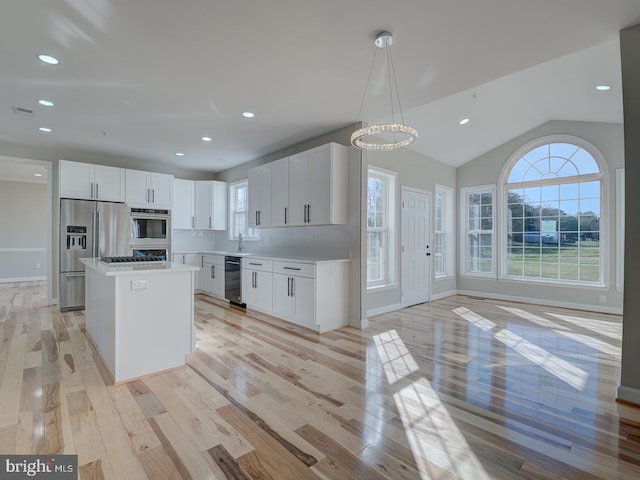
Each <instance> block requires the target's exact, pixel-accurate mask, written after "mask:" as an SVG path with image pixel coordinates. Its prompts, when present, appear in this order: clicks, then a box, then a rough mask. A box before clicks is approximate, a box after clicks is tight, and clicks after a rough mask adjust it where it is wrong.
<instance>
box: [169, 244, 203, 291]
mask: <svg viewBox="0 0 640 480" xmlns="http://www.w3.org/2000/svg"><path fill="white" fill-rule="evenodd" d="M171 260H172V261H173V262H174V263H183V264H185V265H192V266H194V267H198V270H201V269H202V255H200V254H199V253H174V254H172V255H171ZM200 276H201V274H200V271H197V272H194V273H193V289H194V291H198V290H200Z"/></svg>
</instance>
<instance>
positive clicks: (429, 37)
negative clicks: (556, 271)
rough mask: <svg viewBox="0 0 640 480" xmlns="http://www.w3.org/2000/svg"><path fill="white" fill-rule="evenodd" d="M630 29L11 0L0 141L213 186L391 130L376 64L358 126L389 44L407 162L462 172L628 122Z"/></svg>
mask: <svg viewBox="0 0 640 480" xmlns="http://www.w3.org/2000/svg"><path fill="white" fill-rule="evenodd" d="M637 23H640V2H639V1H638V0H608V1H606V2H603V1H601V0H562V1H559V0H536V1H530V0H529V1H527V0H448V1H446V2H443V1H437V0H397V1H395V2H389V1H380V0H350V1H347V2H345V1H342V0H323V1H322V2H307V1H300V0H270V1H268V2H264V1H262V2H260V1H251V0H216V1H212V0H186V1H184V2H168V1H164V2H163V1H158V0H130V1H108V0H47V1H41V0H10V1H8V2H5V3H4V4H3V6H2V14H1V15H0V58H2V69H1V70H0V142H9V143H12V144H20V145H31V146H35V147H41V148H56V149H66V150H77V151H84V152H97V153H101V154H112V155H118V156H121V157H122V156H124V157H130V158H136V159H142V160H152V161H157V162H161V163H167V164H173V165H176V166H180V167H182V168H190V169H194V170H202V171H211V172H215V171H220V170H223V169H226V168H229V167H231V166H234V165H237V164H240V163H243V162H246V161H250V160H252V159H254V158H257V157H260V156H262V155H265V154H268V153H271V152H273V151H276V150H278V149H281V148H283V147H286V146H288V145H292V144H295V143H297V142H300V141H303V140H306V139H309V138H312V137H315V136H318V135H320V134H323V133H326V132H328V131H331V130H334V129H337V128H340V127H343V126H346V125H349V124H351V123H354V122H356V121H358V120H364V121H365V122H366V121H372V120H377V119H382V118H384V117H386V116H388V114H389V97H388V83H386V81H387V80H388V79H387V78H386V75H385V70H384V63H382V62H376V64H375V65H374V69H373V72H372V80H371V85H370V86H369V91H368V94H367V97H366V101H365V105H364V109H363V112H362V118H361V119H359V118H358V112H359V109H360V103H361V100H362V96H363V92H364V87H365V83H366V81H367V77H368V73H369V68H370V66H371V63H372V58H373V54H374V50H375V47H374V46H373V39H374V37H375V34H376V33H377V32H378V31H380V30H389V31H391V32H392V33H393V35H394V45H393V47H392V54H393V61H394V66H395V70H396V75H397V80H398V88H399V92H400V97H401V100H402V107H403V109H404V117H405V121H406V122H408V123H411V124H413V125H414V126H416V127H417V128H418V130H419V132H420V139H419V140H418V142H417V143H416V144H414V146H413V147H412V148H413V149H414V150H416V151H418V152H420V153H423V154H425V155H428V156H431V157H433V158H435V159H437V160H439V161H442V162H444V163H448V164H450V165H453V166H458V165H461V164H463V163H465V162H467V161H469V160H471V159H473V158H475V157H476V156H477V155H479V154H481V153H483V152H486V151H487V150H489V149H491V148H493V147H495V146H497V145H499V144H501V143H503V142H505V141H507V140H509V139H510V138H513V137H514V136H516V135H518V134H520V133H523V132H525V131H527V130H529V129H531V128H533V127H535V126H537V125H539V124H541V123H543V122H545V121H547V120H552V119H559V120H585V121H601V122H622V100H621V94H622V92H621V76H620V60H619V46H618V32H619V30H620V29H622V28H624V27H627V26H631V25H635V24H637ZM40 53H47V54H50V55H53V56H55V57H57V58H58V59H59V60H60V63H59V64H58V65H47V64H44V63H42V62H40V61H39V60H38V58H37V55H38V54H40ZM599 84H607V85H610V86H611V90H609V91H608V92H598V91H596V90H595V86H596V85H599ZM39 99H47V100H50V101H52V102H54V103H55V106H53V107H44V106H40V105H39V104H38V103H37V101H38V100H39ZM13 107H19V108H23V109H26V110H31V111H33V114H32V115H31V114H24V113H21V114H18V113H15V112H14V109H13ZM244 111H252V112H254V113H255V117H254V118H252V119H247V118H244V117H243V116H242V115H241V113H242V112H244ZM463 117H469V118H470V119H471V120H470V122H469V123H468V124H467V125H465V126H460V125H459V124H458V121H459V120H460V119H461V118H463ZM39 127H48V128H50V129H51V130H52V131H51V132H50V133H45V132H41V131H39V130H38V129H39ZM203 136H209V137H211V139H212V141H211V142H204V141H203V140H201V137H203ZM177 152H180V153H183V154H184V156H180V157H178V156H176V155H175V154H176V153H177ZM1 153H2V152H0V154H1Z"/></svg>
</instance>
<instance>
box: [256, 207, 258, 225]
mask: <svg viewBox="0 0 640 480" xmlns="http://www.w3.org/2000/svg"><path fill="white" fill-rule="evenodd" d="M257 226H258V210H256V227H257Z"/></svg>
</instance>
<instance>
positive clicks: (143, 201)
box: [126, 169, 173, 209]
mask: <svg viewBox="0 0 640 480" xmlns="http://www.w3.org/2000/svg"><path fill="white" fill-rule="evenodd" d="M126 185H127V189H126V202H127V203H128V204H129V205H135V206H138V207H143V208H144V207H152V208H168V209H170V208H171V207H172V200H173V175H167V174H164V173H153V172H143V171H140V170H129V169H127V170H126Z"/></svg>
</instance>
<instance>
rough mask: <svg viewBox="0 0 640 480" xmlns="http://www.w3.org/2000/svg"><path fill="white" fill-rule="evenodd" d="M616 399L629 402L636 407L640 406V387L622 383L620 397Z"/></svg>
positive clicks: (619, 390)
mask: <svg viewBox="0 0 640 480" xmlns="http://www.w3.org/2000/svg"><path fill="white" fill-rule="evenodd" d="M616 401H617V402H621V403H629V404H632V405H633V406H635V407H638V406H640V389H638V388H633V387H625V386H624V385H620V386H619V387H618V397H617V398H616Z"/></svg>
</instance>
